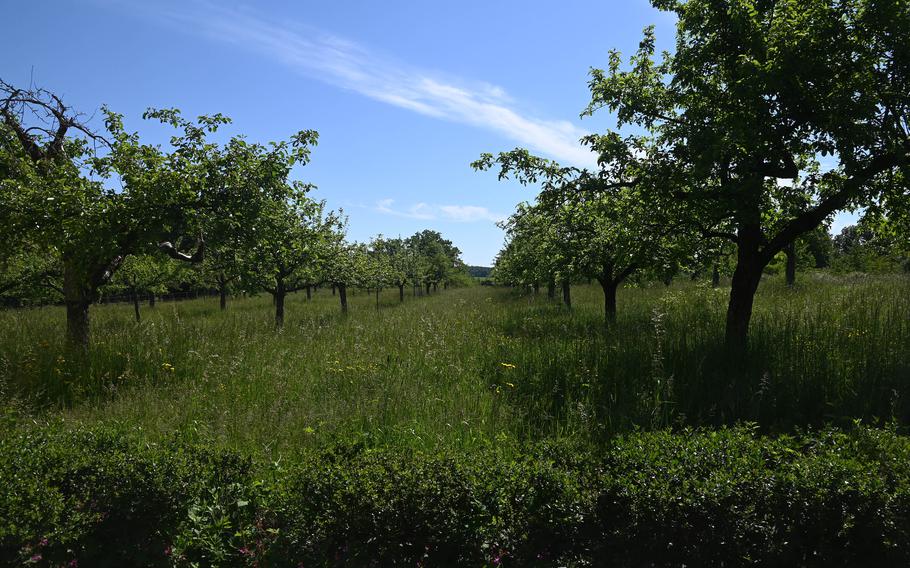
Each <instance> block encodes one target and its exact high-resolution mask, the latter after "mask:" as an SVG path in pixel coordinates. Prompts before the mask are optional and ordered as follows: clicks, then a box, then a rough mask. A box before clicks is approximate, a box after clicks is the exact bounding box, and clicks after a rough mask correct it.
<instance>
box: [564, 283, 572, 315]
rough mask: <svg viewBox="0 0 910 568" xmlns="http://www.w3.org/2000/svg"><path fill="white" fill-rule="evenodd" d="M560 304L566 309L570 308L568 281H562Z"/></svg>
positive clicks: (570, 297)
mask: <svg viewBox="0 0 910 568" xmlns="http://www.w3.org/2000/svg"><path fill="white" fill-rule="evenodd" d="M562 303H563V304H565V305H566V307H567V308H571V307H572V287H571V285H570V284H569V281H568V280H563V281H562Z"/></svg>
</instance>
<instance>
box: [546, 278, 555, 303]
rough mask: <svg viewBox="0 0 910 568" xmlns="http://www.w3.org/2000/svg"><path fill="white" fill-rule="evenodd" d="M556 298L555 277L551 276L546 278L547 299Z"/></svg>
mask: <svg viewBox="0 0 910 568" xmlns="http://www.w3.org/2000/svg"><path fill="white" fill-rule="evenodd" d="M555 298H556V279H555V278H554V277H552V276H550V278H549V279H548V280H547V299H548V300H553V299H555Z"/></svg>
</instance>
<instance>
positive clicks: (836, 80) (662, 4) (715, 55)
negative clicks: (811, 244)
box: [586, 0, 910, 346]
mask: <svg viewBox="0 0 910 568" xmlns="http://www.w3.org/2000/svg"><path fill="white" fill-rule="evenodd" d="M652 4H654V6H656V7H657V8H660V9H663V10H668V11H672V12H674V13H675V14H676V16H677V18H678V24H677V42H676V51H675V53H673V54H672V55H670V54H666V53H665V54H663V55H662V56H661V57H659V58H658V57H656V55H655V42H654V34H653V29H648V30H646V31H645V36H644V39H643V41H642V43H641V46H640V48H639V51H638V53H637V54H635V55H634V56H633V57H632V58H631V60H630V67H629V68H628V69H627V70H621V68H620V67H621V59H620V55H619V54H618V53H616V52H614V53H612V54H611V56H610V66H609V68H608V70H607V71H601V70H594V71H592V74H591V80H590V83H589V86H590V89H591V94H592V100H591V103H590V105H589V107H588V109H587V110H586V114H592V113H593V112H595V111H597V110H598V109H600V108H602V107H607V108H609V109H610V110H611V111H613V112H615V113H616V114H617V116H618V120H619V125H620V126H621V127H622V126H623V125H625V124H632V125H635V126H638V127H640V128H643V129H645V130H646V131H647V132H648V133H649V135H650V136H651V137H652V140H653V144H654V146H655V148H656V149H657V150H656V151H655V153H659V154H660V155H662V156H663V157H664V159H663V163H658V164H657V165H660V166H666V169H665V172H664V177H665V178H666V179H667V181H668V183H664V184H655V185H654V186H652V187H653V190H654V192H653V195H652V196H651V197H650V198H649V201H651V202H652V203H654V204H655V205H661V206H667V207H678V206H679V205H680V204H682V205H685V210H686V211H685V215H686V216H687V217H689V218H690V219H693V220H697V222H698V223H699V224H701V225H702V226H704V227H707V228H708V229H709V231H710V232H711V233H712V234H714V235H723V236H725V237H726V238H728V239H730V240H731V241H732V242H733V243H734V244H735V245H736V267H735V269H734V272H733V280H732V286H731V291H730V302H729V306H728V310H727V326H726V337H727V341H728V344H729V345H731V346H743V345H745V343H746V338H747V334H748V327H749V321H750V319H751V314H752V304H753V299H754V295H755V291H756V289H757V287H758V283H759V280H760V278H761V274H762V271H763V269H764V267H765V266H766V265H767V264H768V263H769V262H770V261H771V259H772V258H773V257H774V256H775V255H776V254H777V253H778V252H780V251H782V250H784V249H785V248H786V247H788V246H789V245H790V244H791V243H792V242H793V241H794V240H795V239H796V238H797V237H798V236H800V235H802V234H804V233H806V232H808V231H811V230H812V229H814V228H815V227H817V226H818V225H819V224H821V223H822V222H823V221H824V220H825V219H826V218H828V217H829V216H830V215H831V214H832V213H834V212H836V211H838V210H840V209H843V208H845V207H848V206H857V205H864V204H868V203H869V202H870V200H872V199H874V197H875V196H876V195H878V194H879V193H880V191H881V188H882V187H883V185H884V183H885V182H886V181H887V180H889V179H891V178H892V177H893V176H894V175H895V174H896V173H897V172H899V171H900V170H902V169H904V170H906V168H907V164H908V152H910V138H908V124H910V115H908V111H910V90H908V89H907V88H906V85H907V84H908V82H910V75H908V72H910V66H908V65H907V63H906V54H907V53H908V50H910V34H907V33H906V30H907V29H910V4H908V1H907V0H897V1H895V2H880V1H878V0H808V1H807V0H777V1H769V0H729V1H726V2H715V1H713V0H688V1H679V0H652ZM617 137H618V135H617V134H615V133H610V134H608V135H606V136H593V137H591V138H589V140H588V141H589V143H590V144H591V145H592V146H593V147H594V148H595V149H598V150H599V151H601V155H602V159H603V160H605V161H609V160H611V156H610V154H609V151H608V150H609V148H610V146H611V141H612V140H615V139H616V138H617ZM604 150H607V151H604ZM817 156H833V158H834V159H835V160H836V161H837V167H835V168H834V169H832V170H830V171H828V172H824V173H812V167H811V165H812V162H813V161H814V160H815V158H816V157H817ZM801 172H802V173H803V174H806V172H808V174H806V175H804V176H803V177H802V179H801V180H800V176H801ZM778 179H791V180H794V183H792V184H787V185H785V186H784V187H782V186H781V184H779V183H778ZM794 201H796V202H801V203H806V204H808V206H807V207H805V208H793V207H791V205H792V203H793V202H794ZM673 202H675V203H673Z"/></svg>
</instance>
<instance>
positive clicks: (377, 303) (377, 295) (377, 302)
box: [376, 288, 380, 310]
mask: <svg viewBox="0 0 910 568" xmlns="http://www.w3.org/2000/svg"><path fill="white" fill-rule="evenodd" d="M379 292H380V290H379V288H376V309H377V310H378V309H379Z"/></svg>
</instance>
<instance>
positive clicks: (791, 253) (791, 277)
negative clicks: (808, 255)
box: [784, 242, 796, 286]
mask: <svg viewBox="0 0 910 568" xmlns="http://www.w3.org/2000/svg"><path fill="white" fill-rule="evenodd" d="M784 254H785V255H787V270H786V278H787V286H793V285H794V284H796V243H795V242H793V243H790V244H789V245H787V246H785V247H784Z"/></svg>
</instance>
